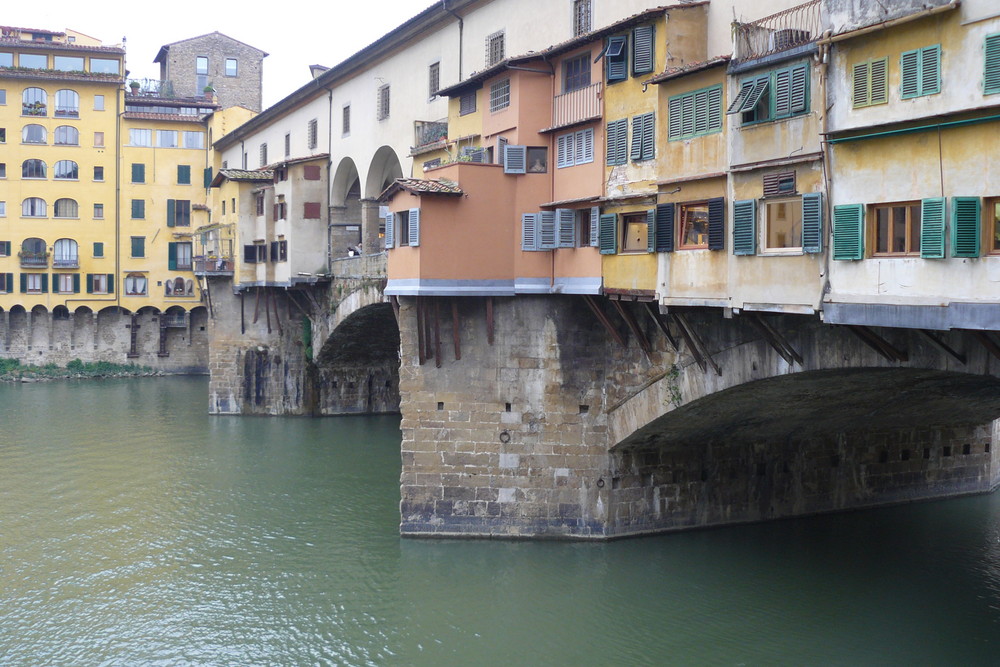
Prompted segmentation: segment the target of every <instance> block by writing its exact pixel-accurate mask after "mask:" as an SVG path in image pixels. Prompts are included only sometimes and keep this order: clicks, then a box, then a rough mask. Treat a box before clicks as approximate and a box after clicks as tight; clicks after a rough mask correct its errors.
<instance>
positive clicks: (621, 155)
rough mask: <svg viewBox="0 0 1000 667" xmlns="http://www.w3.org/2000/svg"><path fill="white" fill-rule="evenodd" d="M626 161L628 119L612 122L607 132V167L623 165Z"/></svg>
mask: <svg viewBox="0 0 1000 667" xmlns="http://www.w3.org/2000/svg"><path fill="white" fill-rule="evenodd" d="M627 161H628V119H627V118H622V119H621V120H613V121H611V122H610V123H608V130H607V163H608V166H614V165H619V164H625V163H626V162H627Z"/></svg>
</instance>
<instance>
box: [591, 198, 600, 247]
mask: <svg viewBox="0 0 1000 667" xmlns="http://www.w3.org/2000/svg"><path fill="white" fill-rule="evenodd" d="M590 245H591V247H593V248H597V247H599V246H600V245H601V209H600V208H598V207H597V206H593V207H591V209H590Z"/></svg>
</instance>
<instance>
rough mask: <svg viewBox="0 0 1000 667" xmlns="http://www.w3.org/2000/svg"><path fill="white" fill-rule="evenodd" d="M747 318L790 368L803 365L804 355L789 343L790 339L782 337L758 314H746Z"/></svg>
mask: <svg viewBox="0 0 1000 667" xmlns="http://www.w3.org/2000/svg"><path fill="white" fill-rule="evenodd" d="M744 315H746V317H747V321H748V322H750V324H752V325H753V327H754V328H755V329H757V331H759V332H760V334H761V336H763V337H764V340H766V341H767V342H768V344H769V345H770V346H771V347H773V348H774V351H775V352H777V353H778V354H780V355H781V358H782V359H784V360H785V362H786V363H787V364H788V365H789V366H794V365H795V364H796V363H798V364H799V366H801V365H802V355H801V354H799V353H798V352H797V351H796V350H795V348H794V347H792V344H791V343H789V342H788V339H787V338H785V337H784V336H782V335H781V332H779V331H778V330H777V329H775V328H774V327H772V326H771V323H770V322H768V321H767V320H766V319H764V318H763V317H761V316H760V315H759V314H758V313H744Z"/></svg>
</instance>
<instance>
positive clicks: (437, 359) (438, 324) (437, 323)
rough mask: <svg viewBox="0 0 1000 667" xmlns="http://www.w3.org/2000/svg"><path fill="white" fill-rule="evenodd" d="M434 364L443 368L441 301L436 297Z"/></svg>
mask: <svg viewBox="0 0 1000 667" xmlns="http://www.w3.org/2000/svg"><path fill="white" fill-rule="evenodd" d="M434 365H435V366H436V367H437V368H441V303H440V299H434Z"/></svg>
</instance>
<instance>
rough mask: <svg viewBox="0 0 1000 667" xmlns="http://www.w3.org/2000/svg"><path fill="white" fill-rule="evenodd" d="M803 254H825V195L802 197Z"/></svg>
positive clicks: (817, 194)
mask: <svg viewBox="0 0 1000 667" xmlns="http://www.w3.org/2000/svg"><path fill="white" fill-rule="evenodd" d="M802 252H805V253H818V252H823V193H822V192H807V193H806V194H804V195H802Z"/></svg>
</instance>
